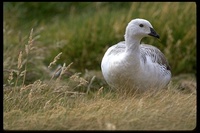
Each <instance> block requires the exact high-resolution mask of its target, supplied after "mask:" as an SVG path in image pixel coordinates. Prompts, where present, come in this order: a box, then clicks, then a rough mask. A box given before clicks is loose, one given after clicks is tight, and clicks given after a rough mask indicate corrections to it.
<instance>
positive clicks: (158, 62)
mask: <svg viewBox="0 0 200 133" xmlns="http://www.w3.org/2000/svg"><path fill="white" fill-rule="evenodd" d="M149 36H152V37H155V38H159V35H158V34H157V33H156V31H155V30H154V28H153V26H152V25H151V23H150V22H149V21H147V20H145V19H141V18H136V19H133V20H131V21H130V22H129V23H128V25H127V27H126V30H125V35H124V41H121V42H119V43H117V44H115V45H113V46H111V47H110V48H108V49H107V51H106V52H105V54H104V56H103V58H102V61H101V71H102V74H103V77H104V79H105V81H106V82H107V83H108V85H109V86H110V87H111V88H116V89H127V88H130V89H133V90H139V91H146V90H148V89H151V88H152V89H154V90H158V89H161V88H166V87H167V85H168V84H169V82H170V80H171V68H170V66H169V63H168V61H167V59H166V57H165V55H164V54H163V53H162V52H161V51H160V50H159V49H158V48H156V47H155V46H152V45H148V44H140V42H141V40H142V38H144V37H149Z"/></svg>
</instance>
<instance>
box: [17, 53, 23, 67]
mask: <svg viewBox="0 0 200 133" xmlns="http://www.w3.org/2000/svg"><path fill="white" fill-rule="evenodd" d="M22 53H23V52H22V51H20V52H19V56H18V64H17V68H18V69H19V70H20V69H21V68H22Z"/></svg>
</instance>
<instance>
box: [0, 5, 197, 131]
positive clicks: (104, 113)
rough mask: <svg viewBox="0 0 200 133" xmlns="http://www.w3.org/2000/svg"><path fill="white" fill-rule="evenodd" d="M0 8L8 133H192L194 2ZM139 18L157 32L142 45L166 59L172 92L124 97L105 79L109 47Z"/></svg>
mask: <svg viewBox="0 0 200 133" xmlns="http://www.w3.org/2000/svg"><path fill="white" fill-rule="evenodd" d="M3 4H4V5H3V11H4V12H3V14H4V15H3V50H4V51H3V78H4V79H3V94H4V95H3V96H4V97H3V128H4V129H5V130H193V129H195V127H196V18H197V17H196V3H194V2H124V3H123V2H122V3H120V2H114V3H113V2H92V3H90V2H63V3H61V2H60V3H57V2H49V3H45V2H39V3H38V2H28V3H26V2H18V3H15V2H4V3H3ZM138 17H139V18H144V19H147V20H149V21H150V22H151V24H152V25H153V27H154V29H155V30H156V32H157V33H158V34H159V35H160V39H159V40H157V39H154V38H151V37H150V38H144V39H143V40H142V42H144V43H149V44H151V45H154V46H156V47H158V48H159V49H160V50H161V51H162V52H163V53H164V54H165V56H166V58H167V59H168V61H169V64H170V66H171V68H172V75H173V77H172V81H171V82H170V84H169V86H168V89H167V90H160V91H158V92H154V91H152V90H149V91H147V92H145V93H142V94H138V93H134V92H130V93H127V92H126V91H124V92H119V91H116V90H111V89H110V88H109V86H108V85H107V84H106V82H105V81H104V79H103V77H102V74H101V71H100V63H101V59H102V57H103V55H104V53H105V51H106V49H107V48H108V47H109V46H111V45H113V44H116V43H117V42H119V41H122V40H124V32H125V27H126V25H127V23H128V22H129V21H130V20H131V19H133V18H138ZM58 65H60V70H61V74H60V76H58V74H57V70H56V68H58ZM124 90H126V88H124Z"/></svg>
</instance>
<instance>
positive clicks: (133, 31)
mask: <svg viewBox="0 0 200 133" xmlns="http://www.w3.org/2000/svg"><path fill="white" fill-rule="evenodd" d="M148 36H153V37H155V38H159V35H158V34H157V33H156V31H155V30H154V29H153V26H152V25H151V23H150V22H149V21H147V20H145V19H139V18H137V19H133V20H131V21H130V22H129V23H128V25H127V27H126V32H125V40H127V39H129V40H130V39H131V40H132V39H134V40H137V41H140V40H141V39H142V38H144V37H148Z"/></svg>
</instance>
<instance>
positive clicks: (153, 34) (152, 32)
mask: <svg viewBox="0 0 200 133" xmlns="http://www.w3.org/2000/svg"><path fill="white" fill-rule="evenodd" d="M150 31H151V32H150V33H149V34H148V35H150V36H153V37H156V38H160V36H159V35H158V34H157V33H156V31H155V30H154V29H153V28H151V27H150Z"/></svg>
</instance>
